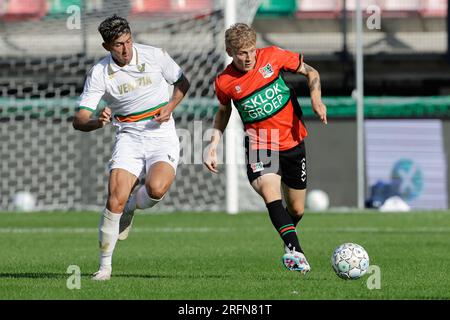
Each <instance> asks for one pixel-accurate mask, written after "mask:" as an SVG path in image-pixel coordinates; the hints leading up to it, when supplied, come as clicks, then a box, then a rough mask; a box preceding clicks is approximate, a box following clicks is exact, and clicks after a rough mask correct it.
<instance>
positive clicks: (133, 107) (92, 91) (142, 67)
mask: <svg viewBox="0 0 450 320" xmlns="http://www.w3.org/2000/svg"><path fill="white" fill-rule="evenodd" d="M182 74H183V72H182V70H181V68H180V67H179V66H178V65H177V64H176V63H175V61H173V59H172V58H171V57H170V56H169V54H168V53H167V52H165V51H164V50H162V49H160V48H155V47H151V46H146V45H141V44H137V43H134V44H133V57H132V59H131V61H130V63H129V64H128V65H126V66H123V67H120V66H118V65H117V64H116V63H115V62H114V60H113V58H112V56H111V54H109V55H108V56H106V57H105V58H104V59H102V60H101V61H100V62H98V63H97V64H95V65H94V66H93V67H92V68H91V70H90V71H89V73H88V75H87V78H86V81H85V84H84V89H83V93H82V94H81V96H80V99H79V103H78V104H79V107H80V108H83V109H87V110H91V111H95V110H96V109H97V106H98V104H99V102H100V100H101V99H102V98H103V99H104V100H105V101H106V102H107V104H108V107H109V108H111V111H112V114H113V125H115V126H117V127H118V128H119V132H123V131H127V132H131V133H136V134H139V135H151V136H155V137H158V136H160V137H162V136H165V135H167V134H168V133H169V131H170V132H174V131H175V122H174V120H173V117H170V120H169V121H168V122H163V123H161V124H159V123H158V122H156V121H154V120H153V116H154V115H155V114H157V113H158V110H159V109H160V108H161V107H162V106H164V105H165V104H167V103H168V101H169V99H170V97H169V84H170V85H172V84H173V83H174V82H176V81H177V80H178V79H180V77H181V75H182Z"/></svg>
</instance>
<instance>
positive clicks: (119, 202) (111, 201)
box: [106, 195, 127, 213]
mask: <svg viewBox="0 0 450 320" xmlns="http://www.w3.org/2000/svg"><path fill="white" fill-rule="evenodd" d="M126 202H127V199H121V198H119V197H117V196H114V195H111V196H109V197H108V203H107V205H106V207H107V209H108V210H109V211H111V212H114V213H120V212H122V211H123V209H124V208H125V204H126Z"/></svg>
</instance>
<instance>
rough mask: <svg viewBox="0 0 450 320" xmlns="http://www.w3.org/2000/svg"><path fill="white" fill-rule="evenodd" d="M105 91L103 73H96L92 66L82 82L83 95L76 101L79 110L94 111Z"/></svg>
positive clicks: (96, 70)
mask: <svg viewBox="0 0 450 320" xmlns="http://www.w3.org/2000/svg"><path fill="white" fill-rule="evenodd" d="M105 91H106V89H105V82H104V79H103V73H101V72H98V69H97V68H95V66H94V67H92V68H91V70H89V73H88V75H87V77H86V81H85V82H84V88H83V93H82V94H81V96H80V98H79V100H78V106H79V108H80V109H87V110H90V111H95V110H96V109H97V106H98V104H99V102H100V100H101V99H102V97H103V95H104V94H105Z"/></svg>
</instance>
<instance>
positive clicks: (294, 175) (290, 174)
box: [245, 141, 307, 190]
mask: <svg viewBox="0 0 450 320" xmlns="http://www.w3.org/2000/svg"><path fill="white" fill-rule="evenodd" d="M245 155H246V157H245V160H246V164H247V177H248V180H249V181H250V183H252V182H253V181H254V180H255V179H256V178H258V177H260V176H262V175H264V174H267V173H276V174H278V175H279V176H281V181H283V182H284V183H285V184H286V185H287V186H288V187H290V188H293V189H299V190H303V189H306V177H307V174H306V150H305V142H304V141H302V142H301V143H299V144H298V145H296V146H295V147H293V148H291V149H289V150H285V151H272V150H268V149H259V150H251V149H250V147H249V144H248V143H246V144H245Z"/></svg>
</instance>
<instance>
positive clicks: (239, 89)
mask: <svg viewBox="0 0 450 320" xmlns="http://www.w3.org/2000/svg"><path fill="white" fill-rule="evenodd" d="M234 89H236V92H237V93H239V92H241V86H239V85H237V86H235V87H234Z"/></svg>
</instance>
